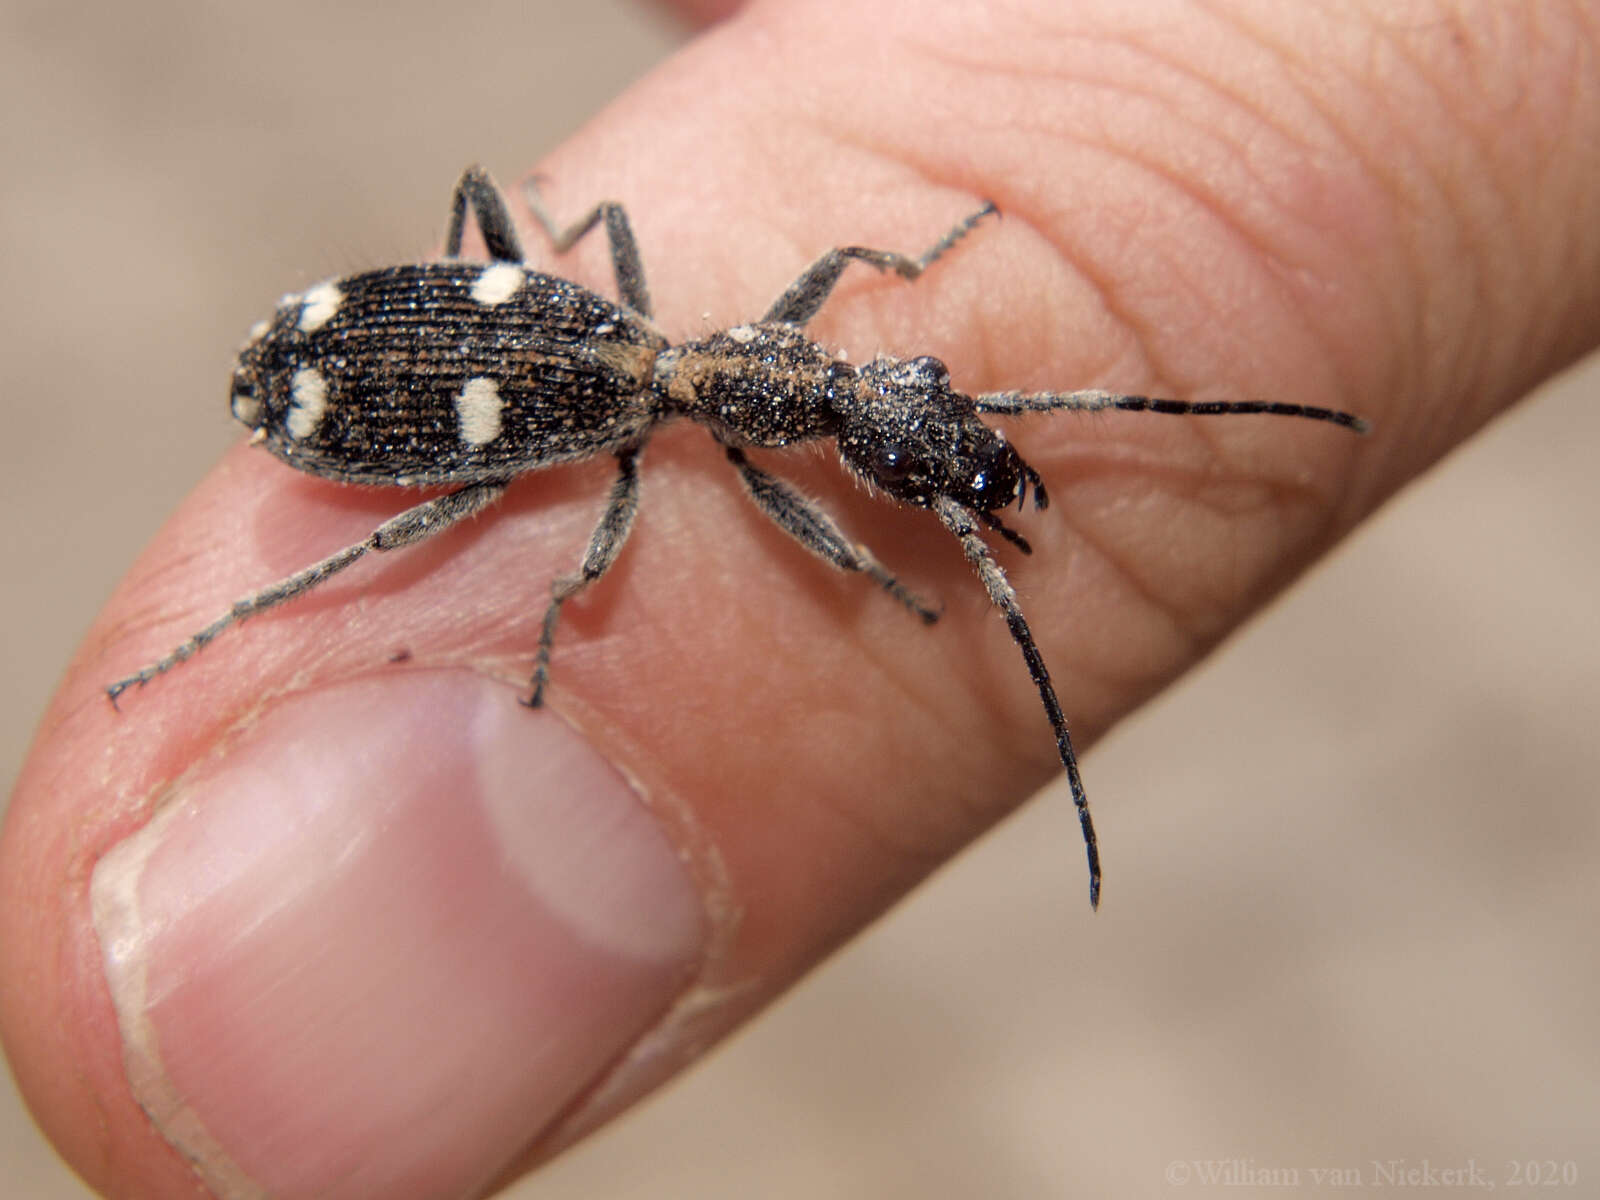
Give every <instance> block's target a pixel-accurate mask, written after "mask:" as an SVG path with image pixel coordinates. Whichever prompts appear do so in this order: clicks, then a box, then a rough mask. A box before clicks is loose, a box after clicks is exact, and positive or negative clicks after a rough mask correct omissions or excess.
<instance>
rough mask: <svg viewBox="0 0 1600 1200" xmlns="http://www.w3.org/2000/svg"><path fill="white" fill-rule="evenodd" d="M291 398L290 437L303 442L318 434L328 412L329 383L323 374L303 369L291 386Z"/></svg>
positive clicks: (296, 373)
mask: <svg viewBox="0 0 1600 1200" xmlns="http://www.w3.org/2000/svg"><path fill="white" fill-rule="evenodd" d="M289 396H290V399H291V403H290V405H289V436H290V437H292V438H294V439H296V440H297V441H298V440H303V439H305V438H308V437H310V436H311V435H312V434H313V433H315V432H316V430H317V426H318V425H320V424H322V414H323V413H325V412H327V411H328V381H327V380H326V379H324V378H323V377H322V372H320V371H315V370H313V369H312V368H310V367H301V368H300V369H299V370H298V371H296V372H295V373H294V379H293V380H292V381H291V382H290V384H289Z"/></svg>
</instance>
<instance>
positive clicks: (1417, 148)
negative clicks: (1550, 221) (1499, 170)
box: [1377, 10, 1512, 396]
mask: <svg viewBox="0 0 1600 1200" xmlns="http://www.w3.org/2000/svg"><path fill="white" fill-rule="evenodd" d="M1441 22H1442V23H1443V24H1446V25H1448V26H1449V28H1450V29H1451V30H1452V32H1453V34H1454V41H1455V44H1457V45H1460V44H1461V43H1462V42H1463V41H1464V38H1463V36H1462V34H1461V33H1460V22H1459V20H1458V19H1452V14H1451V13H1450V12H1449V11H1448V10H1446V11H1445V12H1444V15H1443V16H1442V17H1441ZM1377 29H1378V32H1379V33H1380V34H1386V35H1387V36H1386V37H1385V45H1386V47H1387V48H1388V50H1389V51H1390V53H1392V54H1393V55H1394V57H1395V59H1396V60H1397V61H1398V62H1400V63H1401V64H1403V65H1404V66H1405V67H1406V68H1408V70H1409V74H1410V77H1411V79H1412V80H1413V81H1414V82H1415V83H1416V84H1418V85H1419V86H1421V87H1422V88H1423V89H1424V90H1425V91H1426V92H1427V93H1428V94H1429V96H1431V98H1432V100H1433V107H1434V115H1436V116H1437V117H1439V118H1440V119H1441V121H1451V122H1452V123H1453V127H1454V130H1455V132H1456V133H1457V135H1458V136H1457V137H1455V138H1454V139H1452V141H1451V145H1452V146H1455V147H1459V148H1460V151H1461V152H1462V153H1463V154H1465V155H1467V156H1468V162H1467V163H1466V164H1465V165H1463V164H1462V163H1460V162H1457V161H1454V160H1452V161H1448V162H1442V163H1438V164H1435V163H1432V162H1429V161H1428V160H1427V159H1426V157H1425V156H1424V155H1423V154H1422V153H1421V145H1420V143H1419V141H1418V140H1417V139H1416V138H1415V137H1413V138H1411V139H1410V147H1411V149H1412V150H1413V154H1412V155H1411V158H1412V160H1413V161H1415V162H1417V163H1418V164H1420V166H1421V168H1422V171H1423V173H1424V174H1425V176H1426V178H1427V179H1428V181H1429V182H1430V183H1431V184H1432V185H1433V188H1434V190H1435V192H1436V193H1437V196H1436V198H1437V200H1438V201H1439V202H1440V203H1439V207H1440V209H1441V210H1442V211H1444V212H1447V213H1449V214H1451V215H1452V216H1453V217H1454V218H1455V220H1454V232H1455V235H1456V236H1455V242H1456V244H1457V245H1458V246H1462V247H1465V248H1468V249H1470V248H1472V247H1475V246H1493V245H1495V243H1496V240H1497V239H1496V237H1495V236H1494V231H1493V230H1492V229H1489V228H1485V227H1483V226H1482V225H1481V224H1480V222H1478V221H1476V220H1474V212H1473V211H1472V208H1473V207H1474V206H1469V205H1467V204H1465V203H1462V201H1463V200H1464V199H1465V194H1466V191H1467V189H1464V188H1462V187H1461V186H1460V185H1459V184H1457V183H1455V182H1454V181H1455V179H1456V178H1457V177H1460V176H1462V175H1465V176H1466V177H1468V178H1470V179H1472V180H1473V181H1474V186H1473V191H1474V193H1475V194H1476V195H1478V196H1480V197H1481V196H1483V195H1484V194H1485V193H1492V195H1493V199H1494V201H1495V205H1494V206H1495V207H1496V208H1497V209H1499V210H1500V211H1501V212H1508V211H1511V209H1512V205H1511V204H1510V203H1509V197H1508V196H1507V194H1506V193H1505V191H1504V190H1503V189H1502V188H1501V187H1500V184H1499V181H1498V180H1497V178H1496V176H1495V172H1493V171H1492V170H1490V169H1488V164H1489V160H1490V158H1491V156H1490V155H1489V154H1487V153H1485V150H1484V147H1483V146H1482V144H1481V142H1480V139H1479V138H1478V137H1476V136H1474V131H1473V130H1472V129H1471V127H1470V126H1469V125H1468V124H1467V123H1465V122H1463V121H1461V120H1460V119H1458V118H1457V117H1456V115H1455V114H1456V113H1457V112H1458V111H1459V109H1460V106H1459V105H1458V104H1456V103H1453V101H1454V100H1455V97H1454V96H1453V95H1451V94H1449V93H1447V91H1446V88H1447V85H1446V83H1445V82H1444V81H1443V80H1442V79H1436V78H1435V77H1434V72H1433V71H1430V70H1429V69H1428V67H1427V65H1425V64H1426V60H1425V59H1424V58H1423V56H1422V55H1420V54H1418V53H1416V52H1415V51H1414V50H1412V49H1411V48H1410V46H1409V45H1408V42H1409V40H1410V39H1409V38H1408V37H1404V36H1400V35H1397V34H1395V33H1393V32H1391V31H1389V30H1388V29H1386V28H1385V27H1383V26H1381V25H1380V26H1378V27H1377ZM1473 57H1474V56H1472V55H1470V54H1468V55H1465V56H1464V57H1463V59H1462V61H1463V62H1464V63H1467V64H1470V62H1471V61H1472V58H1473ZM1395 115H1396V117H1398V115H1399V114H1395ZM1396 127H1397V128H1398V129H1399V130H1400V131H1401V132H1400V136H1401V137H1406V131H1407V130H1408V129H1409V128H1410V127H1409V126H1406V125H1402V124H1400V123H1399V122H1398V121H1397V122H1396ZM1452 201H1454V203H1452ZM1453 258H1454V261H1455V262H1456V264H1457V266H1458V269H1459V268H1460V267H1462V266H1463V265H1464V267H1465V269H1466V270H1467V272H1468V278H1467V280H1466V283H1467V288H1468V289H1469V290H1470V292H1471V296H1472V300H1471V310H1472V311H1474V312H1479V313H1483V314H1485V316H1486V317H1487V320H1486V321H1485V322H1484V323H1485V325H1487V326H1489V327H1493V326H1495V325H1498V324H1499V323H1500V322H1501V320H1502V319H1503V318H1504V317H1506V316H1509V315H1511V314H1499V313H1495V312H1494V311H1493V309H1494V305H1493V304H1492V303H1491V295H1490V292H1491V289H1490V288H1489V286H1488V281H1487V278H1486V276H1487V274H1488V270H1487V267H1488V264H1487V263H1486V262H1485V261H1484V260H1483V258H1482V256H1481V255H1480V254H1473V253H1467V254H1462V255H1458V256H1453ZM1417 277H1418V278H1426V275H1424V274H1423V273H1422V271H1421V269H1420V268H1419V269H1418V272H1417ZM1456 282H1457V281H1456V280H1452V283H1456ZM1452 290H1455V289H1452ZM1426 307H1427V308H1428V309H1429V310H1431V309H1432V306H1431V305H1429V306H1426ZM1490 341H1491V339H1488V338H1475V337H1469V338H1466V339H1464V340H1463V341H1461V342H1459V343H1458V344H1457V345H1455V346H1454V347H1451V350H1450V353H1449V355H1448V357H1447V359H1446V363H1445V370H1442V371H1440V372H1439V375H1440V376H1448V378H1449V380H1450V382H1449V384H1448V385H1447V386H1445V387H1443V388H1440V389H1439V392H1440V394H1441V395H1448V396H1456V395H1471V394H1472V391H1473V389H1469V388H1468V387H1467V386H1466V385H1467V384H1468V383H1469V382H1470V381H1472V380H1478V381H1486V380H1487V379H1488V378H1489V375H1488V373H1487V372H1486V371H1485V366H1486V364H1487V360H1488V355H1489V352H1490V345H1489V343H1490ZM1430 342H1431V339H1429V341H1428V342H1419V343H1418V345H1419V347H1426V346H1428V345H1429V344H1430Z"/></svg>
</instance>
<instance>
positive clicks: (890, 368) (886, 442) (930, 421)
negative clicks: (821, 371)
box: [834, 357, 1046, 513]
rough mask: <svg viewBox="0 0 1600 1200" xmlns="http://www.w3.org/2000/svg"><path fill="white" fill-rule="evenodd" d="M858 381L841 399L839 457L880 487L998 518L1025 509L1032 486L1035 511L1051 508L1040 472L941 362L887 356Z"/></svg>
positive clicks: (905, 498)
mask: <svg viewBox="0 0 1600 1200" xmlns="http://www.w3.org/2000/svg"><path fill="white" fill-rule="evenodd" d="M854 382H855V385H854V387H852V388H849V389H848V390H845V389H841V390H840V392H839V393H838V395H837V396H836V398H835V402H834V403H835V408H836V410H837V412H838V416H839V423H840V428H839V433H838V444H839V456H840V457H841V458H842V459H843V460H844V462H845V465H846V466H848V467H849V468H850V469H851V470H852V471H854V472H855V473H856V474H857V475H859V476H860V477H861V478H863V479H865V480H866V481H867V482H868V483H870V484H872V485H873V486H874V487H878V488H882V489H883V490H884V491H885V492H887V493H889V495H891V496H893V497H894V498H895V499H896V500H900V501H902V502H904V503H906V504H915V505H917V506H918V507H921V508H928V507H930V506H931V505H932V504H933V501H934V500H935V498H937V497H940V496H946V497H949V498H950V499H953V500H955V501H957V502H958V503H960V504H963V505H965V506H966V507H968V508H971V509H974V510H976V511H977V512H980V513H992V512H995V511H996V510H998V509H1002V508H1005V507H1006V506H1008V505H1009V504H1011V503H1012V502H1013V501H1015V502H1016V503H1017V505H1018V506H1019V507H1020V506H1021V504H1022V502H1023V501H1024V500H1025V499H1026V498H1027V493H1028V488H1029V487H1030V486H1031V487H1032V488H1033V493H1034V506H1035V507H1036V508H1043V507H1044V506H1045V503H1046V496H1045V491H1044V487H1043V485H1042V484H1041V483H1040V481H1039V473H1038V472H1037V471H1035V470H1034V469H1033V468H1032V467H1030V466H1029V465H1028V464H1027V463H1026V462H1024V461H1023V460H1022V456H1021V455H1019V454H1018V453H1017V452H1016V451H1015V450H1013V449H1012V448H1011V445H1010V443H1009V442H1007V441H1006V439H1005V435H1004V434H1003V433H1001V432H1000V431H999V430H997V429H991V428H990V427H989V426H987V425H985V424H984V423H983V421H982V420H981V419H980V418H979V416H978V410H977V407H976V406H975V405H974V404H973V402H972V398H971V397H970V396H966V395H963V394H962V393H961V392H957V391H953V390H952V389H951V387H950V372H949V371H948V370H947V369H946V368H945V365H944V363H942V362H940V361H939V360H938V359H937V358H928V357H923V358H906V359H893V358H880V359H878V360H877V361H875V362H872V363H869V364H867V365H866V366H864V367H862V368H860V370H859V371H858V372H857V374H856V379H855V381H854Z"/></svg>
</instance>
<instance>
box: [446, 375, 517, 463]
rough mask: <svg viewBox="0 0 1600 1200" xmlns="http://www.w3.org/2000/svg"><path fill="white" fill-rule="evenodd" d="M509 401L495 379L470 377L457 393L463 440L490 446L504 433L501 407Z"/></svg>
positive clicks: (471, 443)
mask: <svg viewBox="0 0 1600 1200" xmlns="http://www.w3.org/2000/svg"><path fill="white" fill-rule="evenodd" d="M505 405H506V402H505V401H504V400H502V399H501V398H500V389H499V388H498V387H497V386H495V382H494V380H492V379H490V378H488V377H487V376H485V375H477V376H474V377H473V378H471V379H469V380H467V383H466V386H465V387H463V388H462V389H461V394H460V395H459V396H457V397H456V416H457V417H459V418H460V421H461V440H462V441H463V442H466V443H467V445H469V446H487V445H488V444H489V443H490V442H492V441H494V440H495V438H497V437H499V436H500V410H501V409H502V408H504V407H505Z"/></svg>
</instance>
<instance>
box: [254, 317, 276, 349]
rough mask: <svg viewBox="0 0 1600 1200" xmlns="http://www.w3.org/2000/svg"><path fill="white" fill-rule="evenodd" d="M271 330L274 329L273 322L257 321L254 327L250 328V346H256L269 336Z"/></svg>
mask: <svg viewBox="0 0 1600 1200" xmlns="http://www.w3.org/2000/svg"><path fill="white" fill-rule="evenodd" d="M271 328H272V322H271V321H257V322H256V323H255V324H254V325H252V326H250V334H249V337H250V342H249V344H250V345H252V346H253V345H255V344H256V343H257V342H259V341H260V340H261V339H262V338H264V337H266V336H267V330H269V329H271Z"/></svg>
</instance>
